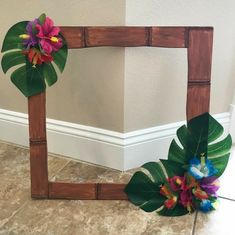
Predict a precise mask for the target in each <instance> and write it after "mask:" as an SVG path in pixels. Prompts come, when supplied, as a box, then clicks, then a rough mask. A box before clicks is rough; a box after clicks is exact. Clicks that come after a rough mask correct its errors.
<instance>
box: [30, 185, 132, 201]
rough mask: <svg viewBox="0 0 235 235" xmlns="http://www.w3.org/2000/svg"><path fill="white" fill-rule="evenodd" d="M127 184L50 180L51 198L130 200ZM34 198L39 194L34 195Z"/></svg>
mask: <svg viewBox="0 0 235 235" xmlns="http://www.w3.org/2000/svg"><path fill="white" fill-rule="evenodd" d="M125 187H126V184H115V183H65V182H49V190H48V191H49V194H48V198H49V199H79V200H128V198H127V195H126V193H125V192H124V189H125ZM32 197H33V198H41V197H37V195H32Z"/></svg>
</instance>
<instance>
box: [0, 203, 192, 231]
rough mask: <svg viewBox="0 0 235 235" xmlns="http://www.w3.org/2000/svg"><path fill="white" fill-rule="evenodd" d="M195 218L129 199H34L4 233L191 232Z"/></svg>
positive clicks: (4, 229) (9, 223)
mask: <svg viewBox="0 0 235 235" xmlns="http://www.w3.org/2000/svg"><path fill="white" fill-rule="evenodd" d="M193 219H194V215H188V216H184V217H181V218H168V217H161V216H157V215H156V214H155V213H145V212H143V211H141V210H139V209H137V208H136V207H135V206H133V205H132V204H130V203H129V202H127V201H59V200H57V201H52V200H51V201H47V200H45V201H31V202H29V203H27V205H26V206H25V207H24V208H23V209H22V210H21V211H20V212H19V213H17V214H16V215H15V216H14V219H12V220H11V221H10V222H8V223H7V224H5V226H4V227H2V229H0V234H1V233H2V234H4V232H6V231H8V232H9V234H12V235H13V234H21V235H24V234H30V235H31V234H34V235H37V234H43V235H60V234H61V235H64V234H66V235H70V234H71V235H76V234H78V235H88V234H89V235H105V234H112V235H119V234H123V235H133V234H135V235H138V234H139V235H140V234H143V235H145V234H146V235H147V234H152V235H155V234H159V235H163V234H175V235H178V234H190V233H191V231H192V225H193Z"/></svg>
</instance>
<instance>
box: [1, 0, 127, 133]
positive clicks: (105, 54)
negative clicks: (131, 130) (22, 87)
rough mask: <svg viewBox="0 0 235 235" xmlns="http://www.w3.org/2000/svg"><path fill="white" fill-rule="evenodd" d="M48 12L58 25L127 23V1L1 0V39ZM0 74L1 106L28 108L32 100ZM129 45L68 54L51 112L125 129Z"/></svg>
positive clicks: (54, 115) (52, 96) (62, 117)
mask: <svg viewBox="0 0 235 235" xmlns="http://www.w3.org/2000/svg"><path fill="white" fill-rule="evenodd" d="M42 12H45V13H46V14H47V15H48V16H50V17H51V18H53V19H54V21H55V22H56V24H57V25H84V26H86V25H124V24H125V1H124V0H69V1H66V0H40V1H32V0H21V1H19V0H1V1H0V29H1V34H0V42H1V43H2V41H3V38H4V35H5V33H6V31H7V30H8V29H9V28H10V27H11V26H12V25H13V24H14V23H16V22H19V21H22V20H30V19H33V18H34V17H37V16H39V15H40V14H41V13H42ZM9 75H10V73H8V74H7V75H4V74H3V73H2V72H1V73H0V79H1V80H0V81H1V82H0V84H1V85H0V108H3V109H9V110H14V111H19V112H27V102H26V101H27V100H26V99H25V98H24V97H23V96H22V95H21V93H20V92H18V90H16V88H15V87H14V86H13V85H12V84H11V82H10V81H9ZM123 82H124V49H123V48H103V49H102V48H97V49H83V50H73V51H70V52H69V56H68V63H67V65H66V69H65V72H64V73H63V75H62V76H60V81H58V82H57V84H56V85H55V86H53V87H52V88H49V89H48V90H47V91H48V93H47V94H48V97H47V99H48V100H47V114H48V115H47V116H48V117H49V118H54V119H58V120H64V121H68V122H75V123H79V124H83V125H89V126H95V127H100V128H105V129H110V130H116V131H123V99H124V95H123V87H124V85H123Z"/></svg>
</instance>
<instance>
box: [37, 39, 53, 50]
mask: <svg viewBox="0 0 235 235" xmlns="http://www.w3.org/2000/svg"><path fill="white" fill-rule="evenodd" d="M40 45H41V47H42V49H43V51H44V52H45V53H46V54H50V53H51V52H52V50H53V48H52V46H51V43H50V42H49V41H48V40H46V39H41V40H40Z"/></svg>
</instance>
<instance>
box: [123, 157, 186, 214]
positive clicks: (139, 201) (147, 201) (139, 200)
mask: <svg viewBox="0 0 235 235" xmlns="http://www.w3.org/2000/svg"><path fill="white" fill-rule="evenodd" d="M166 161H167V160H161V161H160V162H148V163H146V164H144V165H143V166H142V168H143V169H145V170H147V172H148V173H149V176H148V175H147V174H145V173H144V172H142V171H137V172H136V173H135V174H134V175H133V176H132V178H131V180H130V182H129V183H128V185H127V186H126V188H125V190H124V191H125V192H126V194H127V195H128V198H129V200H130V201H131V202H132V203H133V204H135V205H137V206H139V207H140V208H141V209H142V210H144V211H146V212H152V211H155V210H159V213H161V214H162V215H165V216H176V215H177V213H178V215H182V214H185V209H184V208H183V207H179V208H178V207H177V208H178V209H177V210H176V209H172V210H166V209H164V208H165V207H164V202H165V201H166V199H167V198H166V197H165V196H163V195H161V194H160V186H161V185H162V184H165V183H166V184H167V179H168V178H169V177H170V176H173V175H174V174H175V173H181V174H182V172H183V170H182V169H181V168H180V167H179V164H178V165H176V168H175V169H174V167H172V166H171V165H170V164H168V163H167V162H166ZM186 211H187V210H186ZM187 213H188V212H187Z"/></svg>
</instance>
